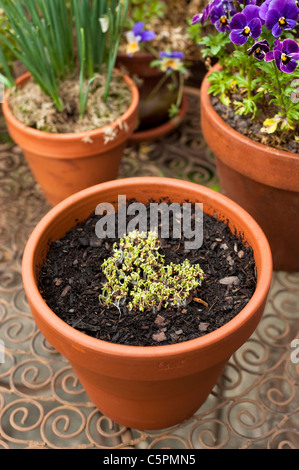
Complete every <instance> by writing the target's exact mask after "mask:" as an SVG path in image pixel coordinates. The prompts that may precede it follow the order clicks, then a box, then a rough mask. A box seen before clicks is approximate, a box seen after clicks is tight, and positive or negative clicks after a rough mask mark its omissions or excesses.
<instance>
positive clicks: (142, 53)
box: [117, 51, 156, 60]
mask: <svg viewBox="0 0 299 470" xmlns="http://www.w3.org/2000/svg"><path fill="white" fill-rule="evenodd" d="M117 57H119V58H127V59H128V60H130V59H138V60H140V59H144V60H145V59H150V58H153V57H154V58H155V57H156V56H155V54H153V53H152V52H148V51H138V52H135V54H133V55H132V56H128V54H126V53H125V52H118V53H117Z"/></svg>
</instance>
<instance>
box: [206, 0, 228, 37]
mask: <svg viewBox="0 0 299 470" xmlns="http://www.w3.org/2000/svg"><path fill="white" fill-rule="evenodd" d="M210 20H211V23H212V24H213V25H214V26H215V28H216V29H217V31H220V32H221V33H224V32H225V31H230V27H229V18H228V13H227V12H226V11H225V10H224V8H223V7H222V6H221V5H217V6H215V7H213V8H212V10H211V16H210Z"/></svg>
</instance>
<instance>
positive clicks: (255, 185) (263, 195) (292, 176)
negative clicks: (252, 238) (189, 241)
mask: <svg viewBox="0 0 299 470" xmlns="http://www.w3.org/2000/svg"><path fill="white" fill-rule="evenodd" d="M216 67H218V66H216ZM215 69H216V68H215V67H214V70H215ZM208 89H209V82H208V81H207V80H204V81H203V84H202V87H201V127H202V132H203V135H204V138H205V140H206V142H207V144H208V145H209V147H210V148H211V150H212V151H213V152H214V153H215V156H216V163H217V169H218V175H219V179H220V186H221V189H222V191H223V193H224V194H225V195H226V196H228V197H229V198H231V199H232V200H234V201H235V202H237V203H238V204H240V206H242V207H243V208H244V209H245V210H246V211H248V212H249V213H250V214H251V215H252V216H253V218H254V219H255V220H256V221H257V222H258V224H259V225H260V226H261V228H262V229H263V231H264V232H265V234H266V236H267V238H268V240H269V243H270V247H271V250H272V255H273V263H274V269H276V270H282V271H299V242H298V240H299V238H298V233H299V155H298V154H294V153H290V152H285V151H282V150H278V149H274V148H271V147H268V146H266V145H263V144H260V143H257V142H254V141H253V140H251V139H249V138H247V137H245V136H243V135H242V134H240V133H238V132H237V131H235V130H234V129H232V128H231V127H230V126H229V125H228V124H226V122H225V121H223V120H222V119H221V118H220V116H219V115H218V114H217V113H216V111H215V110H214V108H213V106H212V104H211V101H210V95H209V94H208Z"/></svg>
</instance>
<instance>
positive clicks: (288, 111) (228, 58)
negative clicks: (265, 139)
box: [189, 23, 299, 133]
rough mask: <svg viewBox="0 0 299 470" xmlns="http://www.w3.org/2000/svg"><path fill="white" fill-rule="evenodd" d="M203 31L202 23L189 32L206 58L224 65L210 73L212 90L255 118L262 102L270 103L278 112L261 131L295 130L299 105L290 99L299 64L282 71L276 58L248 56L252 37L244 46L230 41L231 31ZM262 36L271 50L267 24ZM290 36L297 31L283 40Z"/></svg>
mask: <svg viewBox="0 0 299 470" xmlns="http://www.w3.org/2000/svg"><path fill="white" fill-rule="evenodd" d="M196 28H197V30H196ZM204 31H205V30H204V27H203V26H202V25H201V24H200V23H199V24H197V25H194V26H193V27H192V29H191V27H190V29H189V34H190V38H193V40H195V41H196V43H197V44H198V46H199V47H200V48H201V52H202V55H203V57H204V58H205V59H206V58H210V59H213V58H215V59H217V62H218V63H219V64H220V65H221V67H222V69H221V70H219V71H215V72H213V73H211V74H210V76H209V78H208V80H209V81H210V82H211V85H210V88H209V93H211V94H212V95H213V96H219V98H220V100H221V101H222V103H223V104H225V105H226V106H229V105H231V104H232V105H233V106H234V110H235V112H236V114H240V115H249V116H251V118H252V119H254V118H255V117H257V116H258V112H259V105H266V106H269V105H271V106H272V107H273V108H275V109H276V110H277V113H276V114H275V116H274V117H273V119H267V120H266V121H265V122H264V126H263V128H262V129H261V130H262V132H265V133H273V132H275V131H276V130H278V129H281V130H289V129H294V126H295V125H296V122H298V118H299V104H298V103H297V102H296V103H294V102H292V101H291V95H292V93H293V92H294V89H293V88H292V86H291V84H292V81H293V80H294V79H296V78H297V79H298V67H297V69H295V71H294V72H293V73H283V72H281V71H279V70H278V69H277V67H276V66H275V62H274V61H273V62H265V61H264V60H262V61H259V60H257V59H255V58H254V57H253V56H252V55H248V51H249V49H250V48H251V47H252V46H253V44H254V43H255V41H254V40H253V38H249V39H248V41H247V43H246V44H245V45H243V46H237V45H234V44H232V43H231V41H230V38H229V32H226V33H221V32H219V31H217V30H216V29H214V31H213V32H212V33H209V34H206V33H205V32H204ZM262 38H263V39H266V40H267V41H268V43H269V45H270V50H272V49H273V44H274V40H275V38H274V37H273V35H272V32H271V30H268V29H267V28H266V26H265V25H263V27H262ZM287 38H290V39H294V32H293V31H289V30H285V31H283V33H282V35H281V37H280V40H281V41H282V40H283V39H287ZM229 44H230V47H229V48H228V45H229ZM232 48H233V49H232ZM233 94H237V95H239V97H240V99H235V100H234V101H232V99H231V98H232V96H233Z"/></svg>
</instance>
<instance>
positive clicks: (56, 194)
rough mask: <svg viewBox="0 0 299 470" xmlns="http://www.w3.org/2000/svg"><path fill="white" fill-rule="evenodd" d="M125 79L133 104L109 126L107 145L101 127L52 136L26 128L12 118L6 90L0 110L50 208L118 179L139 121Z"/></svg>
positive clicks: (22, 81) (134, 97) (136, 96)
mask: <svg viewBox="0 0 299 470" xmlns="http://www.w3.org/2000/svg"><path fill="white" fill-rule="evenodd" d="M29 79H30V74H29V73H26V74H24V75H22V76H21V77H20V78H19V79H17V80H16V85H17V86H18V87H22V86H24V85H25V83H26V82H27V81H28V80H29ZM124 80H125V82H126V84H127V85H128V87H129V88H130V89H131V91H132V102H131V105H130V107H129V108H128V110H127V111H126V112H125V113H124V114H123V115H122V116H121V117H120V119H119V121H118V122H114V123H112V124H111V127H112V128H113V129H114V130H115V131H116V132H117V135H116V138H115V139H114V140H112V141H110V142H108V143H106V144H105V143H104V132H103V128H100V129H95V130H91V131H88V132H78V133H65V134H54V133H49V132H43V131H39V130H36V129H32V128H30V127H27V126H25V125H24V124H22V123H21V122H20V121H18V120H17V119H16V118H15V117H14V116H13V114H12V112H11V110H10V108H9V91H7V92H6V94H5V99H4V103H3V106H2V108H3V113H4V116H5V119H6V123H7V128H8V131H9V134H10V136H11V138H12V139H13V140H14V141H15V142H16V143H17V144H18V145H19V146H20V147H21V148H22V150H23V152H24V155H25V157H26V160H27V162H28V165H29V167H30V168H31V171H32V173H33V175H34V176H35V179H36V181H37V182H38V183H39V185H40V186H41V189H42V191H43V192H44V194H45V197H46V199H47V201H48V202H49V203H50V204H51V205H53V206H54V205H55V204H57V203H58V202H60V201H62V200H63V199H65V198H66V197H68V196H70V195H71V194H74V193H76V192H78V191H80V190H82V189H84V188H87V187H89V186H93V185H95V184H97V183H101V182H104V181H109V180H112V179H115V178H117V176H118V171H119V166H120V162H121V159H122V156H123V151H124V148H125V146H126V144H127V141H128V138H129V137H130V135H131V134H132V132H133V131H134V129H135V128H136V125H137V119H138V102H139V94H138V89H137V87H136V86H135V85H134V83H133V82H132V80H131V79H130V78H129V77H128V76H125V77H124Z"/></svg>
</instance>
